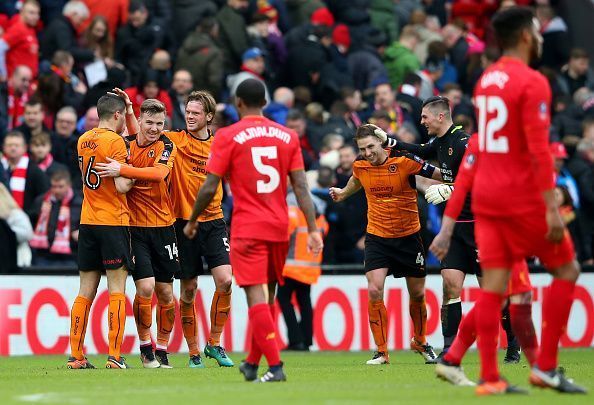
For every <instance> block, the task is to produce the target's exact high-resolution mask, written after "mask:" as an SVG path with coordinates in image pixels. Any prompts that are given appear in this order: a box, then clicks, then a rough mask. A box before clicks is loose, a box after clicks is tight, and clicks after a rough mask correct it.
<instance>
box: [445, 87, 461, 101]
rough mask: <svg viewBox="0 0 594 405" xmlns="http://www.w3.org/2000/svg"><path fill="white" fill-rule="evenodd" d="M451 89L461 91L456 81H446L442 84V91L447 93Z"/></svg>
mask: <svg viewBox="0 0 594 405" xmlns="http://www.w3.org/2000/svg"><path fill="white" fill-rule="evenodd" d="M452 90H460V91H462V86H460V85H459V84H458V83H448V84H446V85H445V86H443V92H444V93H449V92H450V91H452ZM448 101H449V100H448Z"/></svg>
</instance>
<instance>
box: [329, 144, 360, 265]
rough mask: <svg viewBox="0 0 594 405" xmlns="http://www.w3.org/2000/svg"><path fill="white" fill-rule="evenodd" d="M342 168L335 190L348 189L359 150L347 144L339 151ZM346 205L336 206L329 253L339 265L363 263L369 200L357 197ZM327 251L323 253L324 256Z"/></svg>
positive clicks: (339, 167)
mask: <svg viewBox="0 0 594 405" xmlns="http://www.w3.org/2000/svg"><path fill="white" fill-rule="evenodd" d="M338 152H339V162H340V163H339V166H338V168H337V169H336V187H344V186H346V184H347V182H348V180H349V178H350V177H351V175H352V174H353V164H354V163H355V160H356V159H357V157H358V156H359V151H358V150H357V147H356V146H355V145H354V144H352V143H349V144H346V145H344V146H343V147H342V148H340V150H339V151H338ZM344 203H346V205H341V204H343V203H341V204H337V205H336V206H335V209H336V222H334V226H331V227H330V233H329V234H328V243H329V244H332V247H329V250H330V253H329V254H331V255H332V257H334V260H335V261H336V263H362V262H363V248H364V243H365V229H366V227H367V214H366V212H367V200H366V199H365V194H364V193H360V192H359V193H356V194H355V195H353V196H352V197H351V198H350V199H349V200H347V201H345V202H344ZM325 253H326V251H324V254H325Z"/></svg>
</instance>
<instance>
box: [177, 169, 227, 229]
mask: <svg viewBox="0 0 594 405" xmlns="http://www.w3.org/2000/svg"><path fill="white" fill-rule="evenodd" d="M220 182H221V178H220V177H219V176H217V175H215V174H212V173H208V174H207V175H206V180H205V181H204V184H202V186H201V187H200V190H198V195H197V196H196V202H195V203H194V209H193V210H192V215H191V216H190V219H189V220H188V223H187V224H186V226H185V227H184V234H185V235H186V236H187V237H188V238H190V239H192V238H194V237H195V236H196V229H197V225H198V223H197V222H196V220H197V219H198V216H199V215H200V214H202V211H204V210H205V209H206V207H207V206H208V204H209V203H210V202H211V201H212V199H213V197H214V196H215V194H216V192H217V188H218V187H219V183H220Z"/></svg>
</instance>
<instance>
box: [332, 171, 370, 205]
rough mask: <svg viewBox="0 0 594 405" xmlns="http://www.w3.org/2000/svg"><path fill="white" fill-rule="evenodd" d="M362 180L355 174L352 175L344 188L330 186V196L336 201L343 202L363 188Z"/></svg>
mask: <svg viewBox="0 0 594 405" xmlns="http://www.w3.org/2000/svg"><path fill="white" fill-rule="evenodd" d="M361 187H363V186H362V185H361V182H360V181H359V179H357V178H356V177H354V176H351V178H350V179H349V181H348V183H347V185H346V186H344V188H338V187H330V189H329V191H330V197H332V199H333V200H334V201H336V202H341V201H344V200H346V199H347V198H349V197H350V196H352V195H353V194H355V193H356V192H357V191H359V190H361Z"/></svg>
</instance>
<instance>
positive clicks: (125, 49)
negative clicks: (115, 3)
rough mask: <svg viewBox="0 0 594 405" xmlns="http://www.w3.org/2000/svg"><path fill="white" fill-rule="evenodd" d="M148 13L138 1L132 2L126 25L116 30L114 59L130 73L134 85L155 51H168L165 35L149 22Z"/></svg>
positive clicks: (168, 46) (133, 0)
mask: <svg viewBox="0 0 594 405" xmlns="http://www.w3.org/2000/svg"><path fill="white" fill-rule="evenodd" d="M149 17H150V15H149V12H148V10H147V8H146V6H145V5H144V3H142V2H141V1H140V0H132V1H131V2H130V8H129V18H128V23H127V24H126V25H124V26H122V27H121V28H120V29H119V30H118V34H117V36H116V42H115V58H116V59H117V60H118V61H120V62H122V63H123V64H124V66H125V67H126V68H127V69H128V70H129V71H130V76H131V77H132V81H133V83H134V84H137V83H138V78H139V77H141V74H142V73H143V72H144V71H145V69H146V67H147V65H148V64H149V61H150V59H151V56H152V55H153V53H154V51H155V50H156V49H167V50H169V49H170V45H171V44H170V43H169V41H168V39H169V37H168V36H167V35H168V33H169V31H167V32H166V33H163V32H161V30H160V28H159V27H158V26H156V25H154V24H152V22H151V21H150V20H149Z"/></svg>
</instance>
